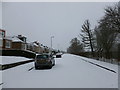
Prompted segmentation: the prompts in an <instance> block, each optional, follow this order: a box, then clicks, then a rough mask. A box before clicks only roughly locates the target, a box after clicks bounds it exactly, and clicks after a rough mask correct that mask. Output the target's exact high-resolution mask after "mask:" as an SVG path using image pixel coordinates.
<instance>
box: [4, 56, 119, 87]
mask: <svg viewBox="0 0 120 90" xmlns="http://www.w3.org/2000/svg"><path fill="white" fill-rule="evenodd" d="M84 59H85V60H88V59H87V58H84ZM91 61H92V60H91ZM99 64H102V63H101V62H99ZM104 66H109V68H111V69H114V70H115V71H117V69H118V67H117V66H116V65H108V64H106V65H105V64H104ZM32 67H34V63H33V62H32V63H28V64H24V65H20V66H17V67H14V68H11V69H8V70H4V71H3V72H2V83H3V84H2V87H3V88H118V72H117V73H113V72H111V71H108V70H105V69H103V68H100V67H97V66H95V65H92V64H90V63H88V62H85V61H84V60H83V59H81V57H80V56H75V55H71V54H64V55H63V57H62V58H56V65H55V66H54V67H53V68H52V69H45V70H35V69H34V68H33V69H32V70H30V71H28V70H29V69H30V68H32Z"/></svg>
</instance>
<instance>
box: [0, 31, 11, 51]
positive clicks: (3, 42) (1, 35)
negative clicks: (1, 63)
mask: <svg viewBox="0 0 120 90" xmlns="http://www.w3.org/2000/svg"><path fill="white" fill-rule="evenodd" d="M11 48H12V40H11V39H8V38H6V31H5V30H2V29H0V49H11Z"/></svg>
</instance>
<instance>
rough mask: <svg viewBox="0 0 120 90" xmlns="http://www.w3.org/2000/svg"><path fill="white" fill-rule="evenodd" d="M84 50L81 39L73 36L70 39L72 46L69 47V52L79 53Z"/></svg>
mask: <svg viewBox="0 0 120 90" xmlns="http://www.w3.org/2000/svg"><path fill="white" fill-rule="evenodd" d="M83 51H84V49H83V45H82V44H81V43H80V41H79V40H78V39H77V38H73V39H72V40H71V41H70V47H69V48H68V49H67V52H68V53H72V54H79V53H80V52H83Z"/></svg>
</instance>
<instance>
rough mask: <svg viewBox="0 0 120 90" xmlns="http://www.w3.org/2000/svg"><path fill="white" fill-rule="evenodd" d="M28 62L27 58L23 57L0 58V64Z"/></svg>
mask: <svg viewBox="0 0 120 90" xmlns="http://www.w3.org/2000/svg"><path fill="white" fill-rule="evenodd" d="M27 60H30V59H29V58H25V57H19V56H18V57H17V56H0V64H2V65H4V64H11V63H16V62H22V61H27Z"/></svg>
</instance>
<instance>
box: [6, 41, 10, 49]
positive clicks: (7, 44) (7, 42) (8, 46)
mask: <svg viewBox="0 0 120 90" xmlns="http://www.w3.org/2000/svg"><path fill="white" fill-rule="evenodd" d="M5 47H6V48H10V47H11V42H10V41H7V40H6V46H5Z"/></svg>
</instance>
